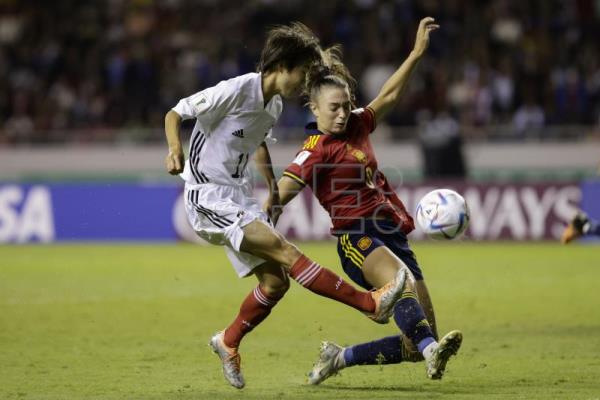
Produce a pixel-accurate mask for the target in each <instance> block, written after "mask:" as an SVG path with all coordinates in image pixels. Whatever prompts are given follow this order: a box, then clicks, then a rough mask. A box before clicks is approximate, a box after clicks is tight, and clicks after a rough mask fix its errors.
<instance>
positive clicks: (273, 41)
mask: <svg viewBox="0 0 600 400" xmlns="http://www.w3.org/2000/svg"><path fill="white" fill-rule="evenodd" d="M320 58H321V48H320V46H319V39H318V38H317V37H316V36H315V34H314V33H313V32H312V31H311V30H310V29H309V28H308V27H307V26H306V25H304V24H303V23H301V22H292V23H291V24H290V25H279V26H275V27H273V28H272V29H270V30H269V32H268V33H267V40H266V42H265V46H264V47H263V50H262V53H261V55H260V62H259V63H258V67H257V69H258V71H259V72H262V73H268V72H272V71H275V70H276V69H277V68H279V67H283V68H285V69H287V70H288V71H289V70H292V69H294V68H295V67H298V66H302V65H305V64H310V63H314V62H318V61H319V60H320Z"/></svg>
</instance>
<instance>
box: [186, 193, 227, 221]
mask: <svg viewBox="0 0 600 400" xmlns="http://www.w3.org/2000/svg"><path fill="white" fill-rule="evenodd" d="M193 192H194V195H195V201H194V205H195V206H196V207H199V208H201V209H202V210H203V211H206V212H207V213H209V214H210V215H212V216H213V217H215V218H217V219H219V220H220V221H224V222H229V224H233V221H232V220H230V219H229V218H227V217H224V216H222V215H219V214H217V213H216V212H214V211H213V210H209V209H208V208H206V207H202V206H201V205H200V203H198V191H197V190H193Z"/></svg>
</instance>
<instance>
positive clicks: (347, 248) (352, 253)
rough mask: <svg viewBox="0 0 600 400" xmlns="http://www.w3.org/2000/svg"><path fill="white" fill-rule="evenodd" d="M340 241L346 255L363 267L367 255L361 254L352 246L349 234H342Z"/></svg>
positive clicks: (359, 266)
mask: <svg viewBox="0 0 600 400" xmlns="http://www.w3.org/2000/svg"><path fill="white" fill-rule="evenodd" d="M340 242H341V244H342V250H343V251H344V254H345V255H346V257H348V259H350V260H351V261H352V262H353V263H354V264H355V265H356V266H357V267H358V268H362V265H363V263H364V262H365V257H364V256H363V255H362V254H360V253H359V252H358V250H356V249H355V248H353V247H352V245H351V244H350V241H349V240H348V234H345V235H342V236H341V237H340Z"/></svg>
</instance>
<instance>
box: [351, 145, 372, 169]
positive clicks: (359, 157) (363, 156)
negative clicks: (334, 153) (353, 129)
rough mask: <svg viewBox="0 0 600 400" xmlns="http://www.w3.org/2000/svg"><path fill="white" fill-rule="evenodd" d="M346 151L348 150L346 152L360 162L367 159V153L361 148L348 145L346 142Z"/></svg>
mask: <svg viewBox="0 0 600 400" xmlns="http://www.w3.org/2000/svg"><path fill="white" fill-rule="evenodd" d="M346 151H348V153H350V154H352V155H353V156H354V158H356V159H357V160H358V162H359V163H361V164H366V163H367V162H368V161H369V160H368V158H367V155H366V154H365V153H364V152H363V151H362V150H359V149H355V148H354V147H352V146H350V145H349V144H347V143H346Z"/></svg>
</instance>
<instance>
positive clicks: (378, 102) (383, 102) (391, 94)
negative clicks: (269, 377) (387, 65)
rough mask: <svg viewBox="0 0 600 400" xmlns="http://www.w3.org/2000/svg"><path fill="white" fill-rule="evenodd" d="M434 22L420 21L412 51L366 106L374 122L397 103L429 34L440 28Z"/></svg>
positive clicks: (424, 47)
mask: <svg viewBox="0 0 600 400" xmlns="http://www.w3.org/2000/svg"><path fill="white" fill-rule="evenodd" d="M434 22H435V20H434V19H433V18H431V17H426V18H423V19H422V20H421V22H420V23H419V29H418V30H417V36H416V39H415V46H414V48H413V50H412V51H411V52H410V54H409V56H408V58H407V59H406V60H405V61H404V62H403V63H402V65H400V67H399V68H398V69H397V70H396V72H394V74H393V75H392V76H391V77H390V78H389V79H388V80H387V81H386V82H385V84H384V85H383V87H382V88H381V91H380V92H379V94H378V95H377V97H376V98H375V99H374V100H373V101H371V103H370V104H369V105H368V107H369V108H371V109H372V110H373V112H374V113H375V121H376V122H379V121H381V120H382V119H383V118H384V117H385V116H386V115H387V114H388V113H389V112H390V111H391V110H392V108H393V107H394V106H395V105H396V103H398V100H399V99H400V94H401V93H402V91H403V90H404V87H405V86H406V84H407V82H408V78H409V77H410V74H411V73H412V71H413V70H414V69H415V67H416V66H417V64H418V62H419V60H420V59H421V57H423V54H424V53H425V50H427V47H428V46H429V32H431V31H433V30H436V29H437V28H439V27H440V26H439V25H437V24H434Z"/></svg>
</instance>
